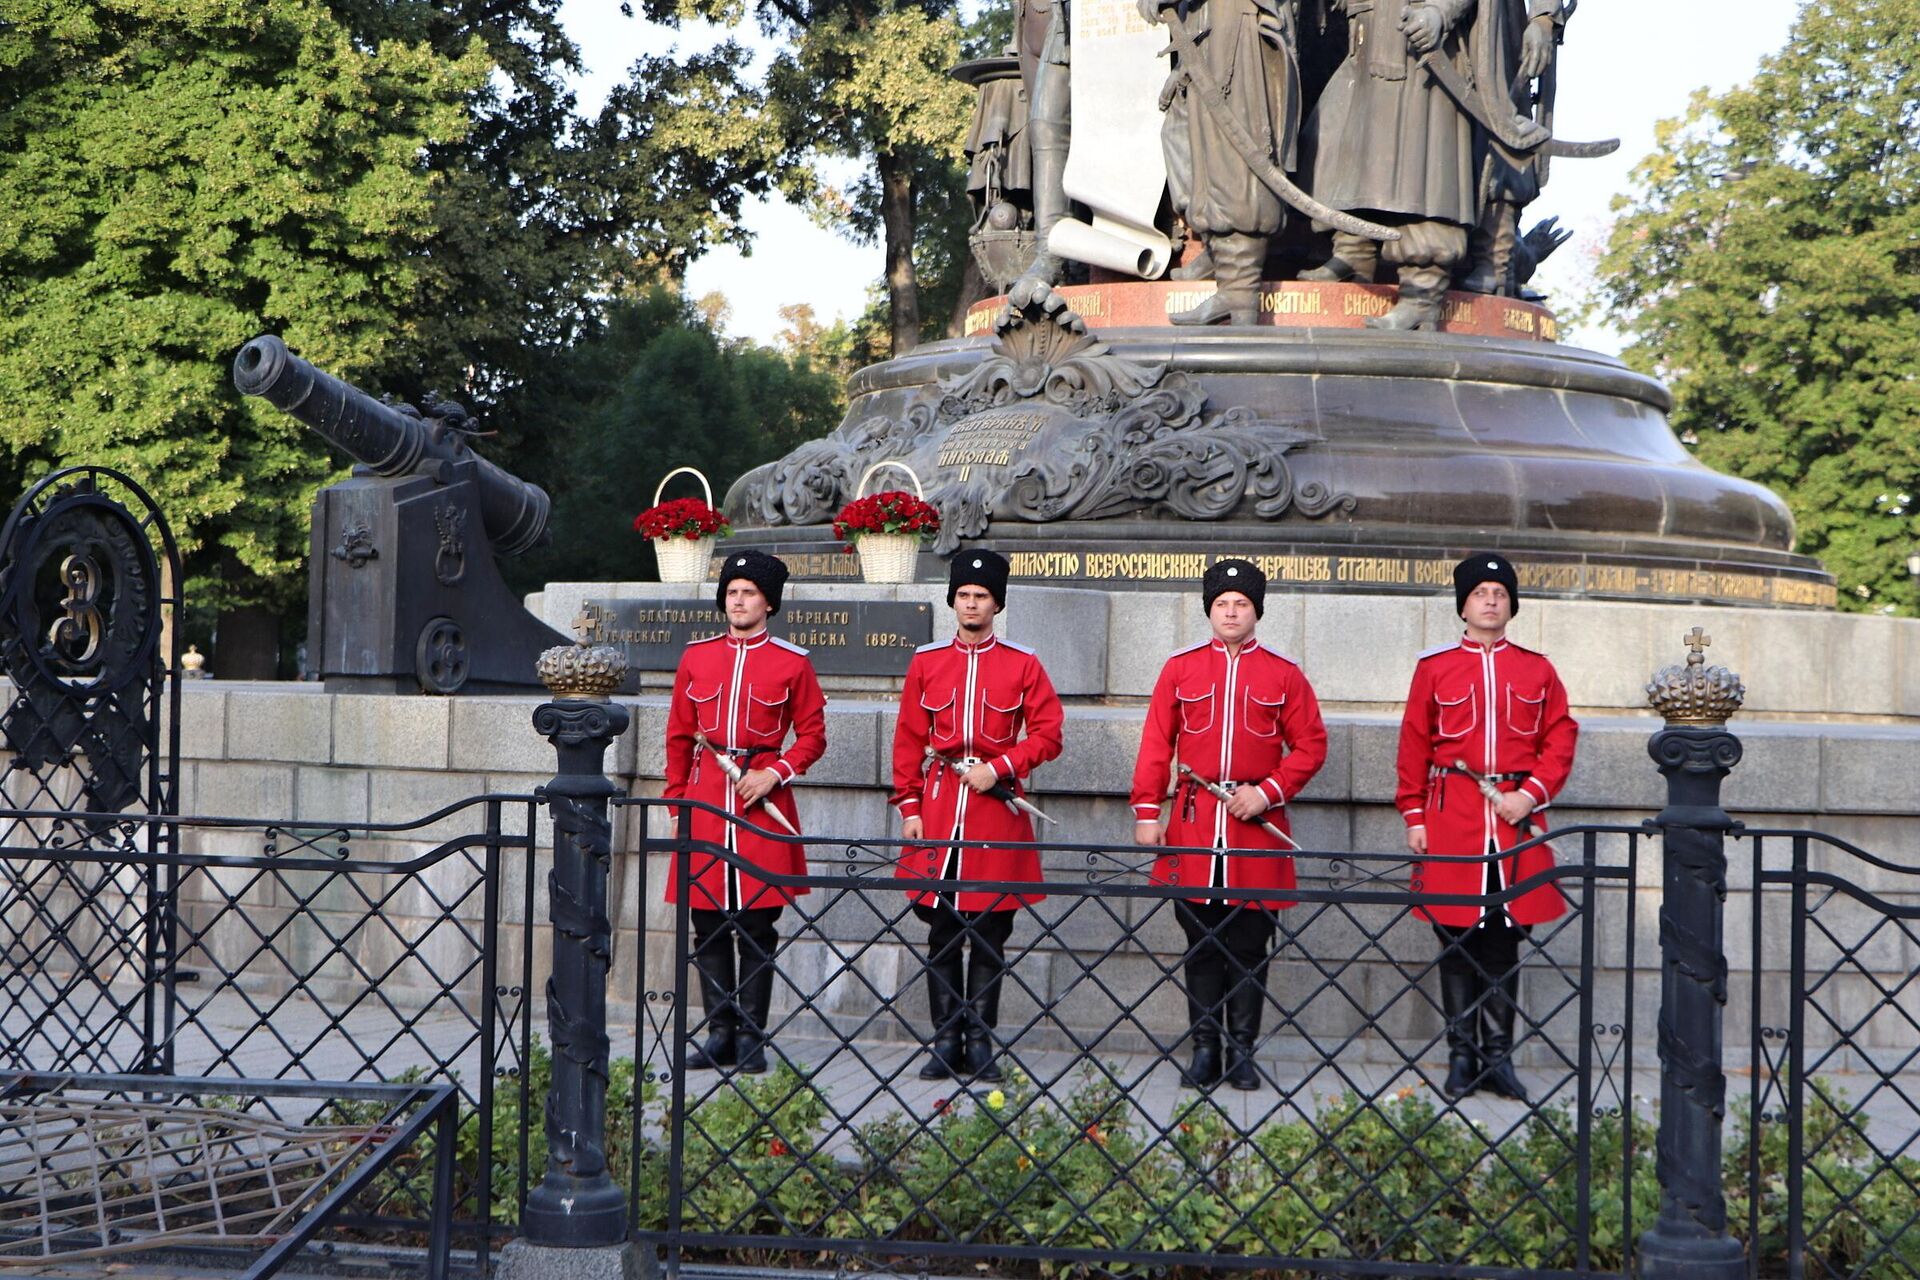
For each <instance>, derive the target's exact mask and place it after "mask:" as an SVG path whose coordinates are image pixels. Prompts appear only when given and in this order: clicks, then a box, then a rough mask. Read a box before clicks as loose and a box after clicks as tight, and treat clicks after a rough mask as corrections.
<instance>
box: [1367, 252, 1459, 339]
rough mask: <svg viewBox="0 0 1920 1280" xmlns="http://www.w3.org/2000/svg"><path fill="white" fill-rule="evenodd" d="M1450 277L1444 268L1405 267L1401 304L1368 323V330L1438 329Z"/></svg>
mask: <svg viewBox="0 0 1920 1280" xmlns="http://www.w3.org/2000/svg"><path fill="white" fill-rule="evenodd" d="M1452 278H1453V277H1452V273H1451V272H1449V271H1448V270H1447V269H1446V268H1445V267H1435V266H1424V265H1416V264H1413V263H1408V264H1406V265H1405V266H1402V267H1401V268H1400V301H1398V302H1396V303H1394V304H1393V310H1391V311H1389V312H1387V314H1385V315H1383V316H1375V317H1373V318H1372V319H1370V320H1368V321H1367V328H1369V329H1438V328H1439V327H1440V315H1441V308H1442V306H1443V304H1444V303H1445V302H1446V300H1447V285H1448V284H1449V283H1450V282H1451V281H1452Z"/></svg>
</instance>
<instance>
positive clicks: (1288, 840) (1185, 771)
mask: <svg viewBox="0 0 1920 1280" xmlns="http://www.w3.org/2000/svg"><path fill="white" fill-rule="evenodd" d="M1180 776H1181V777H1183V778H1188V779H1191V780H1192V781H1193V783H1194V785H1195V786H1197V787H1199V788H1200V789H1201V790H1202V791H1205V792H1206V793H1207V794H1208V795H1210V796H1212V797H1214V798H1215V799H1216V800H1218V801H1220V802H1221V803H1222V804H1225V803H1226V802H1227V801H1229V800H1231V799H1233V792H1232V790H1230V789H1229V788H1227V787H1224V786H1222V785H1221V784H1219V783H1218V782H1210V781H1208V780H1207V779H1205V778H1203V777H1201V776H1200V775H1199V774H1197V773H1195V772H1194V771H1193V766H1192V765H1190V764H1183V765H1181V766H1180ZM1253 821H1254V825H1256V826H1258V827H1259V828H1260V829H1261V830H1262V831H1264V832H1266V833H1267V834H1268V835H1270V836H1277V837H1279V840H1280V843H1282V844H1284V845H1286V846H1287V848H1289V849H1293V850H1295V851H1298V850H1299V848H1300V842H1299V841H1298V840H1295V839H1294V838H1293V837H1292V836H1290V835H1288V834H1287V833H1286V832H1284V831H1282V830H1281V829H1280V828H1278V827H1276V826H1274V825H1273V824H1272V823H1271V822H1268V821H1267V820H1266V819H1265V818H1255V819H1254V820H1253Z"/></svg>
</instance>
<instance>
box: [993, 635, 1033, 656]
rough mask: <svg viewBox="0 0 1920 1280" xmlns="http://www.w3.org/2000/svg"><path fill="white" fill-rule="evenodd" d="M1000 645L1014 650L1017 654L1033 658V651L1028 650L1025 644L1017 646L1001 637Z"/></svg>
mask: <svg viewBox="0 0 1920 1280" xmlns="http://www.w3.org/2000/svg"><path fill="white" fill-rule="evenodd" d="M1000 643H1001V644H1003V645H1005V646H1006V647H1007V648H1009V649H1011V650H1013V651H1014V652H1015V653H1024V654H1026V655H1027V656H1028V657H1029V658H1031V657H1032V656H1033V650H1031V649H1029V648H1027V646H1025V645H1023V644H1015V643H1014V642H1013V641H1011V640H1009V639H1007V638H1006V637H1005V636H1001V637H1000Z"/></svg>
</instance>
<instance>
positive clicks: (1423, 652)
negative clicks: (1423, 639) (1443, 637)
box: [1413, 640, 1460, 662]
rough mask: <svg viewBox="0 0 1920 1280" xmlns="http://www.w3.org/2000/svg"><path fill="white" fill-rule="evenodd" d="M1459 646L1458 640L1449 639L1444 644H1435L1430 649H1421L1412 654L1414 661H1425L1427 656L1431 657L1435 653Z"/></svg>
mask: <svg viewBox="0 0 1920 1280" xmlns="http://www.w3.org/2000/svg"><path fill="white" fill-rule="evenodd" d="M1459 647H1460V642H1459V641H1458V640H1451V641H1448V642H1447V643H1446V644H1437V645H1435V646H1433V648H1431V649H1422V650H1421V651H1420V652H1419V653H1417V654H1415V655H1414V656H1413V660H1414V661H1415V662H1425V661H1426V660H1427V659H1428V658H1431V657H1433V656H1434V655H1435V654H1441V653H1445V652H1446V651H1447V650H1449V649H1458V648H1459Z"/></svg>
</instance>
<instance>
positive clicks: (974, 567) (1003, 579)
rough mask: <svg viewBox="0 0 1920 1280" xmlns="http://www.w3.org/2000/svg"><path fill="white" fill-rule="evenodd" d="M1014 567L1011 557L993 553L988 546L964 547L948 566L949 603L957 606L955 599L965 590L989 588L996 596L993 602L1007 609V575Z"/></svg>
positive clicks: (996, 552)
mask: <svg viewBox="0 0 1920 1280" xmlns="http://www.w3.org/2000/svg"><path fill="white" fill-rule="evenodd" d="M1010 570H1011V566H1009V565H1008V564H1007V558H1006V557H1005V556H1003V555H1001V554H1000V553H999V552H998V551H989V550H987V549H986V548H985V547H963V548H961V549H960V550H959V551H958V552H956V553H955V554H954V557H953V559H952V561H950V562H949V563H948V565H947V604H948V606H949V607H951V606H952V604H953V597H954V596H955V595H957V594H958V593H959V591H960V588H962V587H985V588H986V589H987V590H988V591H990V592H991V593H992V594H993V602H994V603H995V604H997V605H999V606H1000V607H1001V608H1002V609H1004V608H1006V607H1007V574H1008V573H1009V572H1010Z"/></svg>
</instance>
